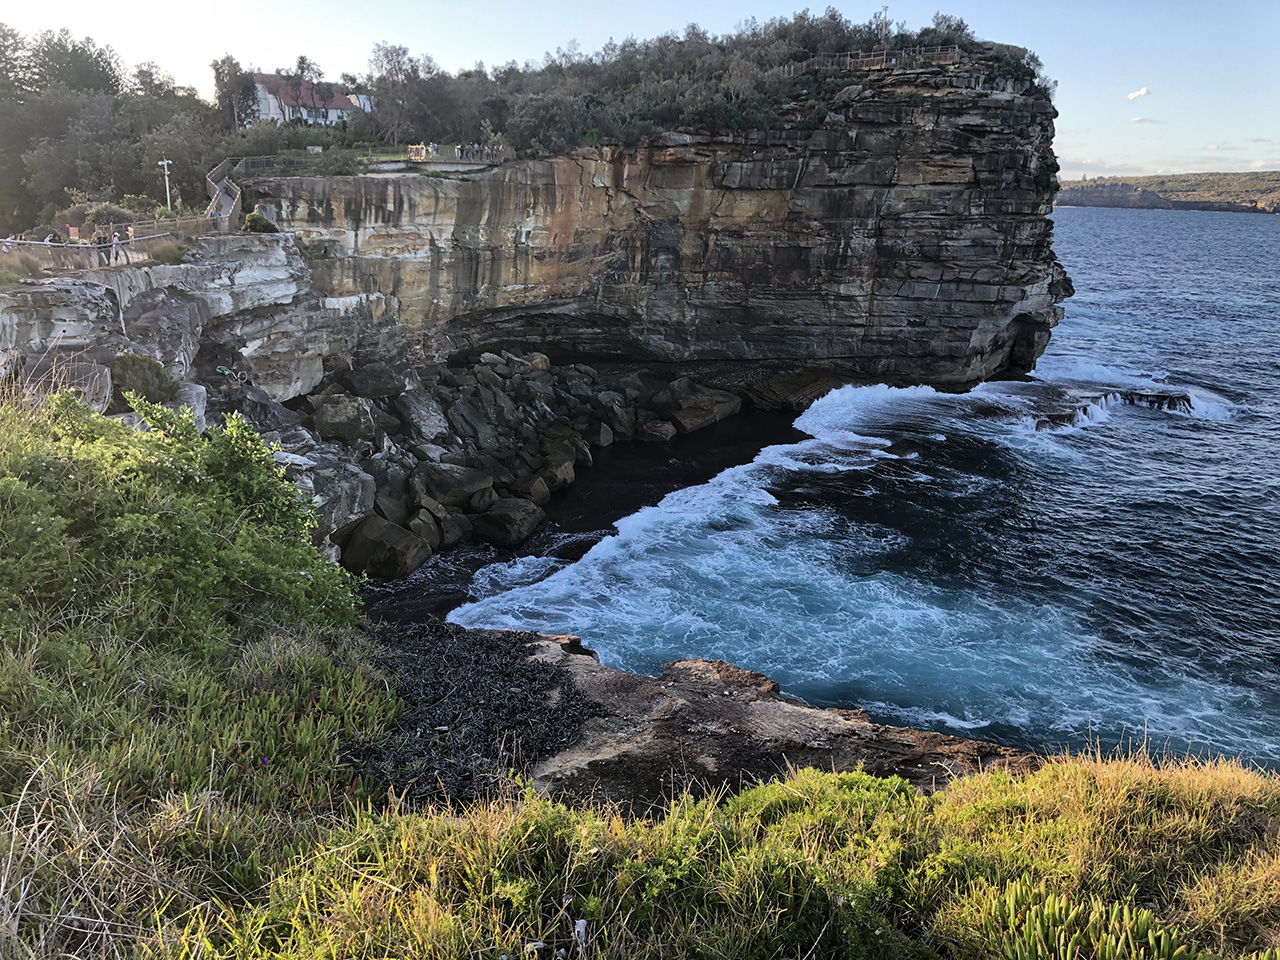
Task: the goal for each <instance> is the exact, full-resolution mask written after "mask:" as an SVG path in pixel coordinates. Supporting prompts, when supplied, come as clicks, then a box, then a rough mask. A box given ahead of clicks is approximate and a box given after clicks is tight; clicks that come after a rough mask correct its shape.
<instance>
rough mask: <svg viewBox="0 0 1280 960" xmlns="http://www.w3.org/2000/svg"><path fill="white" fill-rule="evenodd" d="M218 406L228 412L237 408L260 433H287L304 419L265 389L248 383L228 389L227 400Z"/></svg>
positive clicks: (296, 427)
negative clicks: (272, 397) (268, 394)
mask: <svg viewBox="0 0 1280 960" xmlns="http://www.w3.org/2000/svg"><path fill="white" fill-rule="evenodd" d="M218 406H220V407H222V408H223V409H222V410H218V411H215V412H226V411H230V410H236V411H238V412H239V413H240V416H242V417H244V418H245V420H247V421H249V423H250V424H251V425H252V426H253V428H254V429H255V430H257V431H258V432H259V433H264V434H265V433H287V432H292V431H294V430H296V429H298V428H299V427H300V426H301V424H302V421H301V419H300V418H299V417H298V415H297V414H296V413H294V411H292V410H290V409H289V408H288V407H286V406H284V405H283V404H281V403H277V402H276V401H275V400H272V399H271V398H270V397H269V396H267V393H266V391H265V390H263V389H262V388H261V387H255V386H253V385H251V384H246V385H244V386H242V387H232V388H230V389H228V390H227V392H226V396H225V400H224V401H223V402H222V403H221V404H219V405H218Z"/></svg>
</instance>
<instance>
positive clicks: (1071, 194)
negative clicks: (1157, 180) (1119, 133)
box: [1057, 181, 1280, 213]
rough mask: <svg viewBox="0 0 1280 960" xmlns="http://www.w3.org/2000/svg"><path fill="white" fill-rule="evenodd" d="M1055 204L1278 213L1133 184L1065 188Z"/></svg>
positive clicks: (1256, 203) (1262, 205) (1274, 206)
mask: <svg viewBox="0 0 1280 960" xmlns="http://www.w3.org/2000/svg"><path fill="white" fill-rule="evenodd" d="M1057 202H1058V204H1059V205H1061V206H1071V207H1125V208H1129V209H1134V210H1214V211H1218V212H1220V213H1277V212H1280V203H1277V202H1276V201H1275V200H1265V199H1264V200H1261V201H1260V200H1204V199H1193V200H1180V199H1174V198H1171V197H1166V196H1164V195H1162V194H1160V193H1157V192H1156V191H1154V190H1147V189H1145V188H1143V187H1140V186H1138V185H1137V184H1133V183H1125V182H1123V181H1109V182H1105V183H1083V184H1078V185H1077V184H1071V185H1069V186H1065V187H1063V188H1062V190H1061V191H1060V192H1059V193H1058V198H1057Z"/></svg>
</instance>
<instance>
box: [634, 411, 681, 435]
mask: <svg viewBox="0 0 1280 960" xmlns="http://www.w3.org/2000/svg"><path fill="white" fill-rule="evenodd" d="M675 435H676V428H675V426H673V425H672V424H671V423H670V422H669V421H667V420H659V419H657V418H656V417H655V418H653V419H644V420H639V421H638V422H637V423H636V439H637V440H670V439H671V438H672V437H674V436H675Z"/></svg>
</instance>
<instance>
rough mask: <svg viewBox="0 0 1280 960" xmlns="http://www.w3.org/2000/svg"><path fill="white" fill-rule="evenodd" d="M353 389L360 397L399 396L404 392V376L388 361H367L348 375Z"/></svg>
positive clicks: (376, 398) (371, 398)
mask: <svg viewBox="0 0 1280 960" xmlns="http://www.w3.org/2000/svg"><path fill="white" fill-rule="evenodd" d="M347 380H348V381H349V382H350V383H351V391H352V392H353V393H354V394H355V395H356V396H358V397H366V398H368V399H370V400H380V399H382V398H383V397H398V396H399V395H400V394H402V393H404V377H402V376H401V375H400V374H398V373H396V372H395V370H393V369H392V367H391V365H390V364H388V363H382V362H381V361H379V362H376V363H367V364H365V365H364V366H363V367H358V368H356V369H355V370H352V371H351V373H350V374H348V375H347Z"/></svg>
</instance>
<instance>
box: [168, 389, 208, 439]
mask: <svg viewBox="0 0 1280 960" xmlns="http://www.w3.org/2000/svg"><path fill="white" fill-rule="evenodd" d="M169 406H173V407H176V408H177V409H179V410H181V409H182V408H183V407H185V408H186V409H188V410H190V411H191V418H192V419H193V420H194V421H195V424H196V429H197V430H199V431H200V432H201V433H204V430H205V427H206V423H205V417H204V415H205V410H207V409H208V407H209V391H208V390H206V389H205V388H204V387H202V386H201V385H200V384H198V383H191V382H189V381H184V382H183V383H180V384H178V402H177V403H176V404H169Z"/></svg>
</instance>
